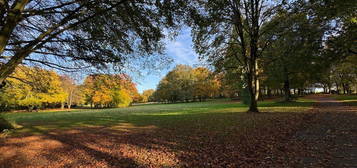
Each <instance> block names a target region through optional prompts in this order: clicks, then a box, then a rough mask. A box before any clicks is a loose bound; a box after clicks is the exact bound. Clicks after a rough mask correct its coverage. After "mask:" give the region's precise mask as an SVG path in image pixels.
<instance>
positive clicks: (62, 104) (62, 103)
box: [61, 102, 64, 110]
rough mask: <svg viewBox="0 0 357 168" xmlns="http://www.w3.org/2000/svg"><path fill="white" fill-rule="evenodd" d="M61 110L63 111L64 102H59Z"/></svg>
mask: <svg viewBox="0 0 357 168" xmlns="http://www.w3.org/2000/svg"><path fill="white" fill-rule="evenodd" d="M61 109H62V110H63V109H64V102H61Z"/></svg>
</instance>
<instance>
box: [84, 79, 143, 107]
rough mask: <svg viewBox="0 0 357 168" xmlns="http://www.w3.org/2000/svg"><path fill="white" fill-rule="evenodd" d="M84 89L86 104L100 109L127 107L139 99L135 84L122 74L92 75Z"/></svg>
mask: <svg viewBox="0 0 357 168" xmlns="http://www.w3.org/2000/svg"><path fill="white" fill-rule="evenodd" d="M82 88H83V93H84V95H85V100H86V102H87V103H89V104H92V105H95V106H100V107H125V106H128V105H129V104H130V103H131V102H132V101H133V100H134V101H135V100H138V99H139V93H138V91H137V89H136V86H135V84H134V83H133V82H132V81H131V80H130V78H129V77H128V76H127V75H122V74H117V75H106V74H95V75H90V76H88V77H87V78H86V79H85V81H84V84H83V86H82Z"/></svg>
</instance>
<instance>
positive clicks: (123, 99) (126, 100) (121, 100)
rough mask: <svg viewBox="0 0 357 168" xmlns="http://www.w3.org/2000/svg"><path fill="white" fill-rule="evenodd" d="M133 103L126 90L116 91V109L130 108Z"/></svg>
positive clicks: (114, 101)
mask: <svg viewBox="0 0 357 168" xmlns="http://www.w3.org/2000/svg"><path fill="white" fill-rule="evenodd" d="M131 102H133V99H132V98H131V96H130V94H128V92H127V91H126V90H125V89H121V90H117V91H114V95H113V103H114V104H115V107H128V106H129V105H130V103H131Z"/></svg>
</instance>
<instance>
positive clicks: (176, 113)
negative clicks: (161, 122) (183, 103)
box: [150, 111, 187, 116]
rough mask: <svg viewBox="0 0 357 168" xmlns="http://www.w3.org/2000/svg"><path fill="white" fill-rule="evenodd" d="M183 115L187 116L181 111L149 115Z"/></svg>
mask: <svg viewBox="0 0 357 168" xmlns="http://www.w3.org/2000/svg"><path fill="white" fill-rule="evenodd" d="M183 114H187V112H185V111H182V112H166V113H152V114H150V115H153V116H166V115H183Z"/></svg>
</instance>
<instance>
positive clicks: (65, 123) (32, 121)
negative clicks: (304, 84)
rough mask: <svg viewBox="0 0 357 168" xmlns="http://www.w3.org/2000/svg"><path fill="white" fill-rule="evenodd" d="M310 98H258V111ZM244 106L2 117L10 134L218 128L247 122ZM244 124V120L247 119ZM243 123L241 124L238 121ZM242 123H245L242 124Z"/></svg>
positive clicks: (286, 108)
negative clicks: (10, 128) (81, 129)
mask: <svg viewBox="0 0 357 168" xmlns="http://www.w3.org/2000/svg"><path fill="white" fill-rule="evenodd" d="M312 104H313V101H312V100H308V99H299V100H298V101H296V102H289V103H283V102H276V101H264V102H259V107H260V110H261V111H262V112H276V113H277V112H279V113H280V112H285V113H281V114H278V115H276V116H283V115H284V114H287V113H286V112H302V111H306V110H308V109H310V108H311V106H312ZM247 109H248V108H247V106H246V105H244V104H241V103H239V102H233V101H229V100H213V101H207V102H195V103H179V104H149V105H137V106H132V107H128V108H112V109H81V110H74V111H55V112H48V111H47V112H32V113H28V112H17V113H3V114H1V115H2V117H3V118H5V119H6V120H8V121H9V122H10V123H13V124H14V125H15V126H16V127H17V129H16V130H15V131H13V133H14V134H18V133H23V132H28V133H41V132H45V131H47V130H51V129H70V128H79V127H96V126H98V127H113V128H114V127H115V126H118V125H119V126H120V125H126V126H128V125H129V126H131V127H145V126H155V127H159V128H175V127H183V128H187V129H190V130H191V129H192V128H194V129H198V130H200V129H206V130H207V129H208V130H211V131H212V130H217V131H219V130H222V129H226V128H227V127H230V126H231V125H232V124H233V123H236V122H242V123H245V122H250V121H249V120H247V119H246V118H247V117H248V118H249V117H250V115H249V114H246V113H244V112H245V111H246V110H247ZM247 124H248V123H247ZM242 125H244V124H242ZM245 125H246V124H245Z"/></svg>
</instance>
